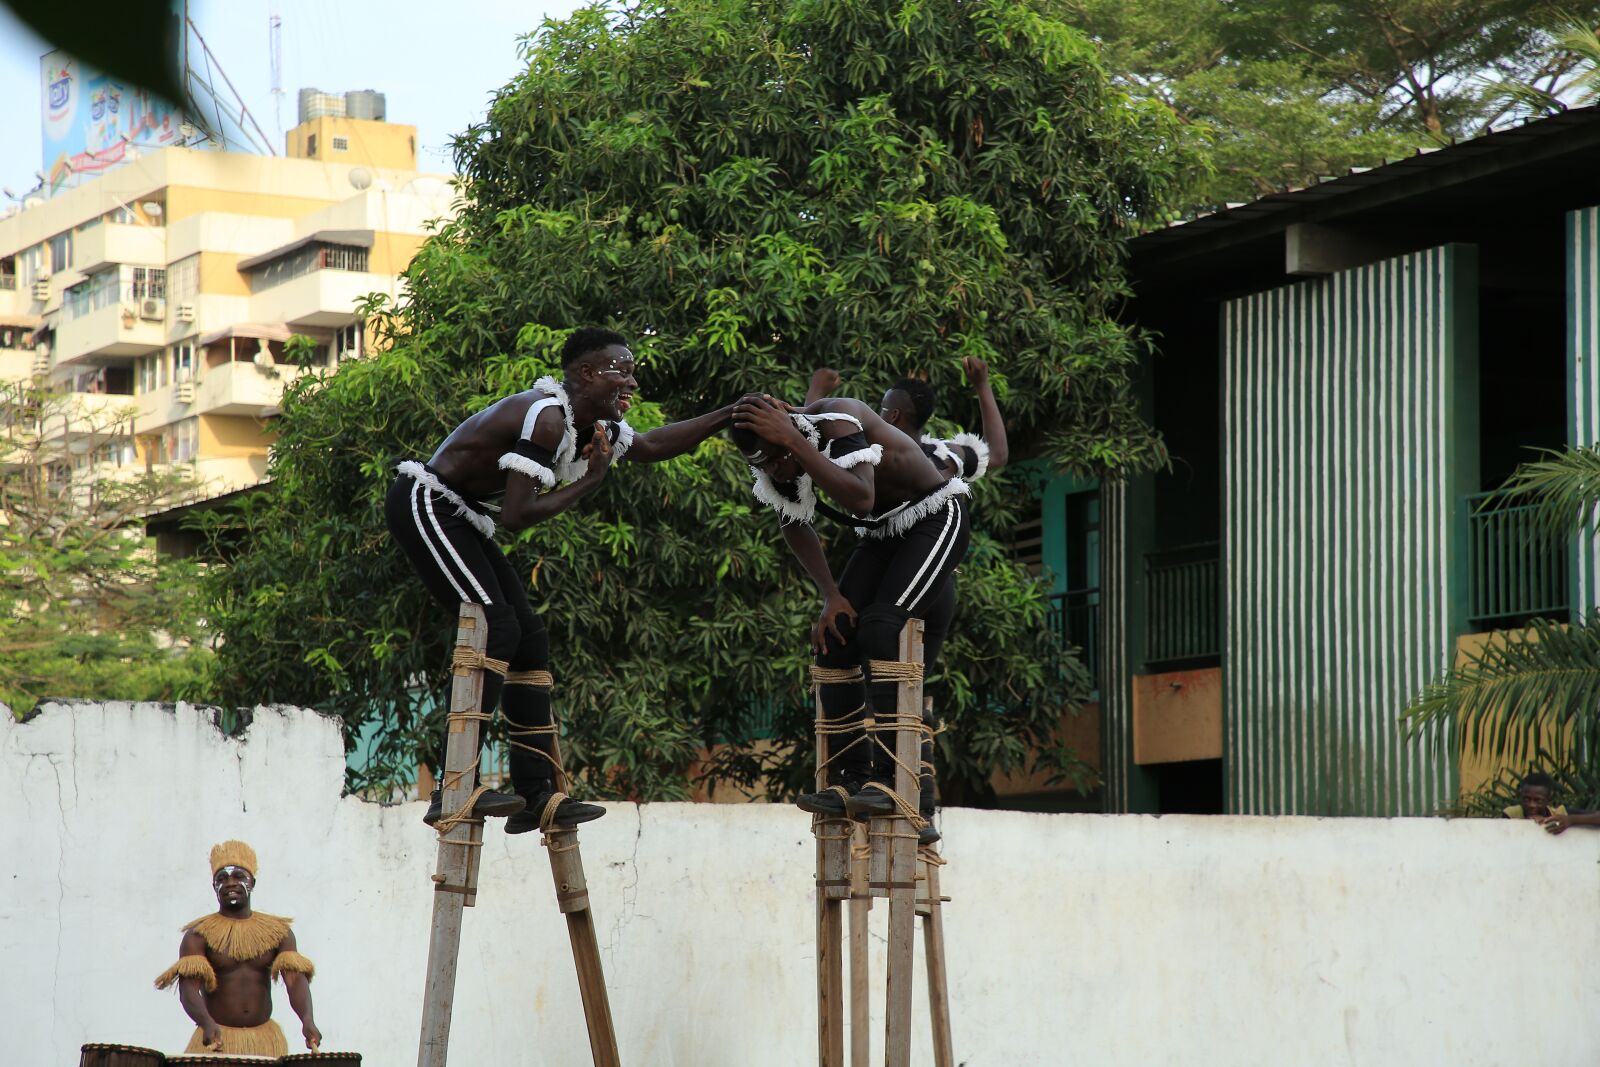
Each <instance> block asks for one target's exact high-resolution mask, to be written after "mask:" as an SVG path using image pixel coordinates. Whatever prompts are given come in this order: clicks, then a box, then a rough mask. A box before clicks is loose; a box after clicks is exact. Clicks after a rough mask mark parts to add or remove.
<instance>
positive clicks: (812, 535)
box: [730, 396, 970, 839]
mask: <svg viewBox="0 0 1600 1067" xmlns="http://www.w3.org/2000/svg"><path fill="white" fill-rule="evenodd" d="M730 435H731V437H732V438H733V441H734V443H735V444H736V445H737V446H738V447H739V449H740V451H741V452H743V454H744V457H745V459H746V461H747V462H748V463H749V464H750V468H751V472H752V473H753V474H754V476H755V486H754V489H755V495H756V498H757V499H758V500H760V501H762V502H763V503H765V504H767V505H769V506H770V507H771V508H772V509H773V510H774V511H776V512H777V513H778V514H779V516H780V517H781V519H782V531H783V537H784V540H785V541H786V542H787V543H788V545H789V548H790V550H791V551H793V552H794V555H795V558H796V559H798V560H799V561H800V565H801V566H802V567H803V568H804V569H805V571H806V573H807V574H808V575H809V576H810V577H811V580H812V581H813V582H814V583H815V584H816V587H817V591H818V592H819V593H820V594H821V596H822V614H821V617H820V618H819V619H818V620H817V622H816V624H815V625H814V626H813V627H812V645H813V649H814V651H815V652H816V663H817V666H818V667H821V668H826V669H829V670H831V671H835V672H839V674H838V676H837V679H836V680H834V681H830V682H829V683H827V684H824V685H823V686H822V705H823V714H824V715H825V716H826V717H827V718H828V719H829V720H831V721H832V722H833V723H835V724H838V725H840V726H842V727H844V730H843V732H841V733H837V734H834V735H833V736H831V737H830V745H829V748H828V753H829V754H828V770H829V787H828V788H827V789H824V790H822V791H819V792H815V793H807V794H805V795H804V796H801V797H800V798H799V799H798V800H797V801H796V803H798V804H799V806H800V807H801V808H803V809H804V810H806V811H809V812H812V813H813V814H817V815H823V816H826V817H830V818H838V817H840V816H842V815H845V814H850V815H853V816H869V815H883V814H891V813H892V812H893V811H894V810H895V809H894V802H893V799H892V797H891V794H892V792H893V789H894V786H893V782H894V763H893V759H892V757H891V756H890V753H891V752H892V751H893V750H894V741H893V732H892V730H888V729H885V730H881V731H879V733H880V736H879V738H878V739H877V741H878V743H874V742H873V739H871V738H868V737H867V736H866V734H865V729H864V725H863V721H864V717H865V710H866V707H865V705H866V703H867V702H870V704H871V706H872V709H873V713H874V716H875V717H881V718H882V719H884V720H885V721H888V720H891V719H892V718H893V716H894V713H895V695H896V692H895V691H896V685H895V682H894V681H892V680H878V679H874V678H873V677H872V669H871V661H872V660H895V659H898V658H899V640H900V631H901V630H902V629H903V628H904V626H905V622H906V620H907V619H911V618H917V619H926V618H928V617H929V614H930V613H933V612H937V611H939V610H941V604H940V599H941V597H944V596H949V597H953V596H954V589H953V585H952V583H951V582H950V580H949V579H950V576H951V574H952V573H953V572H954V570H955V568H956V565H957V564H958V563H960V562H961V560H962V558H963V556H965V554H966V551H967V541H968V537H969V530H970V516H969V514H968V506H967V500H966V496H967V492H968V490H967V484H966V483H965V482H964V481H962V480H961V479H960V478H947V477H945V476H944V475H943V474H942V473H940V471H939V470H938V469H937V468H936V467H935V466H934V465H933V462H932V461H931V460H930V459H929V458H928V457H927V456H926V455H924V454H923V452H922V450H921V448H920V447H918V445H917V442H915V441H914V440H912V439H911V438H909V437H907V436H906V435H905V434H903V433H901V432H900V431H899V430H896V429H895V428H894V427H893V426H890V425H889V424H888V423H887V422H885V421H884V420H883V419H882V418H880V417H879V416H878V414H877V413H876V412H874V411H873V410H872V409H871V408H869V407H867V405H865V404H863V403H861V402H860V401H856V400H845V399H830V400H821V401H818V402H817V403H814V404H810V405H807V406H806V407H805V408H803V409H801V410H798V411H790V410H789V409H787V408H786V407H785V406H784V405H781V404H779V403H778V402H777V401H775V400H773V399H772V398H770V397H764V396H747V397H745V398H744V399H742V400H740V401H739V403H738V404H737V405H736V406H735V407H734V412H733V429H732V431H731V432H730ZM819 491H820V492H821V493H823V494H826V495H827V496H828V497H829V498H830V499H831V500H832V501H833V502H834V504H836V505H837V507H835V506H832V505H829V504H827V503H825V502H823V501H822V500H820V499H819V498H818V492H819ZM840 509H843V510H840ZM819 513H820V514H822V515H826V516H827V517H829V518H831V519H834V520H835V521H838V522H840V523H843V524H844V525H846V526H849V527H852V528H854V529H855V531H856V532H857V534H859V535H860V540H859V541H858V542H857V544H856V546H855V548H854V550H853V551H852V552H851V554H850V558H849V560H848V562H847V563H846V564H845V568H844V571H843V573H842V574H841V575H840V577H839V580H838V581H837V582H835V581H834V577H833V574H832V572H831V570H830V569H829V567H828V562H827V559H826V558H825V557H824V555H823V552H822V544H821V542H820V541H819V540H818V538H817V534H816V531H815V530H814V529H813V526H812V523H813V522H814V520H815V518H816V516H817V515H818V514H819ZM939 636H941V637H942V635H939ZM925 649H926V654H925V659H926V662H927V663H929V664H932V663H933V662H934V661H935V659H936V658H937V656H938V642H937V639H936V638H935V637H934V635H931V634H930V636H929V639H928V640H927V641H926V643H925ZM847 676H848V677H847ZM863 684H865V696H866V701H863V699H862V698H863ZM930 829H931V828H930ZM933 839H937V838H936V836H935V837H934V838H933Z"/></svg>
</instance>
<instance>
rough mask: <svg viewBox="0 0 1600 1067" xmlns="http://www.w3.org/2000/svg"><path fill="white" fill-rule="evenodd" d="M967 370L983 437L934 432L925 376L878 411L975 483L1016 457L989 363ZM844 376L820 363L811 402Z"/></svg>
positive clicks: (902, 386)
mask: <svg viewBox="0 0 1600 1067" xmlns="http://www.w3.org/2000/svg"><path fill="white" fill-rule="evenodd" d="M961 364H962V369H963V370H964V371H965V372H966V375H967V384H969V385H971V386H972V387H973V389H975V390H976V391H977V394H978V411H979V414H980V415H981V416H982V418H983V436H982V437H978V436H976V435H974V434H970V433H958V434H956V435H955V436H954V437H951V438H946V439H941V438H937V437H933V436H930V435H929V434H927V433H925V432H924V430H925V428H926V427H927V424H928V420H929V419H931V418H932V417H933V412H934V408H935V406H936V403H937V395H936V394H935V392H934V389H933V386H931V385H929V384H928V383H927V382H926V381H924V380H923V379H921V378H901V379H900V380H899V381H897V382H895V383H894V384H893V385H891V386H889V388H888V389H887V390H886V391H885V392H884V394H883V399H882V401H880V403H879V406H878V415H879V417H881V418H882V419H883V421H884V422H887V423H888V424H889V425H890V426H893V427H894V428H895V429H897V430H900V431H902V432H904V433H906V434H908V435H909V436H911V437H913V438H915V439H916V440H917V441H918V443H919V444H921V446H922V451H923V453H924V454H925V455H926V456H927V457H928V458H929V459H931V460H933V463H934V466H936V467H938V468H939V470H940V472H941V473H943V474H944V475H945V477H947V478H956V477H959V478H961V479H962V480H963V481H965V482H968V483H971V482H975V481H977V480H978V479H979V478H982V477H983V476H984V475H985V474H987V473H988V472H989V471H993V470H999V469H1000V468H1001V467H1003V466H1005V464H1006V460H1007V459H1008V458H1009V456H1010V449H1009V448H1008V446H1007V443H1006V424H1005V420H1004V419H1003V418H1001V416H1000V405H999V404H998V403H997V402H996V400H995V398H994V389H993V388H992V387H990V385H989V364H988V363H986V362H984V361H983V360H981V359H979V358H977V357H976V356H967V357H966V358H965V359H963V360H962V361H961ZM840 381H841V378H840V377H839V372H838V371H836V370H834V369H833V368H832V367H818V368H817V369H816V370H815V371H814V372H812V375H811V384H810V387H809V388H808V389H807V390H806V403H807V404H811V403H815V402H816V401H818V400H821V399H823V398H824V397H828V396H832V395H833V393H834V390H836V389H838V387H839V383H840ZM954 583H955V576H954V575H952V576H951V578H950V587H949V588H948V589H945V590H941V592H940V596H939V600H938V603H937V604H936V605H935V606H934V607H933V608H932V609H930V611H929V614H928V616H927V618H926V622H927V631H926V646H929V647H933V648H938V646H939V645H941V644H943V642H944V638H945V635H946V634H947V633H949V630H950V623H951V621H952V618H953V616H954V614H955V603H956V601H955V584H954ZM933 662H934V657H932V656H929V657H928V665H929V670H930V672H931V670H932V664H933ZM924 703H925V711H926V718H927V720H928V723H929V725H930V727H931V726H933V725H934V724H935V722H936V716H935V715H934V711H933V695H932V694H931V693H929V694H927V696H926V697H925V700H924ZM931 734H932V731H931V730H930V731H929V736H926V737H924V738H923V742H922V760H921V763H922V767H921V774H920V776H919V777H920V780H921V790H920V793H921V796H920V798H919V802H918V805H917V806H918V813H919V814H920V815H921V816H922V818H923V819H925V820H928V821H929V823H930V828H929V829H925V830H923V832H922V843H923V844H930V843H932V842H933V841H937V840H938V839H939V834H938V831H937V830H934V829H931V823H932V820H933V809H934V792H935V790H934V772H933V756H934V748H933V737H932V736H931Z"/></svg>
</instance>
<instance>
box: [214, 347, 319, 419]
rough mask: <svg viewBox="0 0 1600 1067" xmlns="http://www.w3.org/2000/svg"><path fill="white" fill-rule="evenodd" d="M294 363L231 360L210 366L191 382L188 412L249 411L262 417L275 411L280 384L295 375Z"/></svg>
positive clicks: (281, 388) (282, 386)
mask: <svg viewBox="0 0 1600 1067" xmlns="http://www.w3.org/2000/svg"><path fill="white" fill-rule="evenodd" d="M299 373H300V372H299V371H298V370H297V369H296V368H294V367H285V366H282V365H279V366H275V367H258V366H257V365H256V364H254V363H246V362H243V361H235V362H232V363H224V364H222V365H221V366H219V367H211V368H209V369H207V370H206V372H205V375H204V376H203V377H202V378H201V379H200V381H199V383H198V384H196V385H195V390H194V403H193V404H192V405H190V407H189V414H191V415H249V416H251V417H252V418H266V417H268V416H271V415H276V414H277V413H278V402H279V401H280V400H282V399H283V389H284V386H286V385H288V384H289V383H290V382H292V381H294V379H295V378H296V377H297V376H298V375H299Z"/></svg>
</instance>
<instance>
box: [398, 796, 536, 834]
mask: <svg viewBox="0 0 1600 1067" xmlns="http://www.w3.org/2000/svg"><path fill="white" fill-rule="evenodd" d="M527 803H528V802H527V801H525V800H523V799H522V798H521V797H519V796H517V795H516V794H515V793H496V792H495V791H494V790H493V789H490V790H488V791H487V792H485V793H484V794H483V795H482V796H480V797H479V798H478V802H477V803H476V804H474V805H472V811H473V814H475V815H480V816H487V817H488V818H491V819H504V818H507V817H509V816H512V815H515V814H516V813H517V812H519V811H521V810H522V809H523V808H524V807H525V806H527ZM443 815H444V797H443V794H442V793H441V792H440V791H439V790H438V789H435V790H434V791H433V796H432V797H430V798H429V801H428V812H427V814H426V815H424V816H423V817H422V821H423V822H425V823H427V824H428V825H429V826H432V825H433V824H434V823H436V822H438V821H439V819H440V818H441V817H442V816H443Z"/></svg>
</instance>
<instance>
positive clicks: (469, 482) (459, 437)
mask: <svg viewBox="0 0 1600 1067" xmlns="http://www.w3.org/2000/svg"><path fill="white" fill-rule="evenodd" d="M561 362H562V366H563V368H564V380H563V381H560V382H557V381H556V380H555V379H553V378H540V379H539V380H538V381H537V382H535V383H534V384H533V388H531V389H527V390H524V391H523V392H520V393H516V394H514V395H512V396H508V397H505V398H503V399H501V400H499V401H496V402H495V403H493V404H491V405H490V406H489V407H487V408H485V409H484V410H482V411H480V412H478V413H477V414H476V415H474V416H472V417H471V418H469V419H467V420H466V421H465V422H463V423H462V424H461V425H460V426H457V427H456V428H455V430H454V431H452V432H451V434H450V435H449V436H448V437H446V438H445V440H444V443H443V444H441V445H440V446H439V448H438V449H437V451H435V452H434V454H433V456H432V458H431V459H429V460H428V462H427V463H419V462H417V461H415V460H408V461H406V462H404V463H401V464H400V465H399V466H398V468H397V471H398V473H397V475H396V477H395V480H394V484H393V485H392V486H390V488H389V493H388V496H387V498H386V499H385V502H384V512H385V518H386V520H387V522H388V526H389V530H390V532H391V533H392V534H393V536H394V538H395V540H396V541H398V542H399V543H400V547H401V548H402V549H403V550H404V551H405V554H406V558H407V559H409V560H410V561H411V565H412V567H413V568H414V569H415V570H416V572H417V575H418V576H419V577H420V578H421V579H422V582H423V584H424V585H425V586H427V589H428V592H429V593H431V594H432V595H433V597H434V599H435V600H437V601H438V602H439V603H440V604H441V605H442V606H444V607H447V608H449V609H450V611H449V612H448V613H447V614H442V615H441V618H442V619H443V618H448V619H449V620H451V622H452V624H453V622H454V619H455V609H456V606H457V605H458V604H460V603H461V602H462V601H470V602H471V603H474V604H478V605H481V606H482V607H483V610H484V615H485V616H486V617H487V619H488V628H489V632H488V637H487V643H486V647H485V651H484V654H485V657H486V658H487V659H489V660H494V661H498V662H497V663H495V664H491V665H490V667H491V669H488V670H486V671H485V672H484V683H483V710H484V711H485V712H489V713H492V712H493V710H494V708H495V707H496V705H497V703H498V705H499V707H500V708H501V710H502V711H504V713H505V717H506V723H507V726H506V733H507V736H508V739H509V741H510V743H511V784H512V788H513V790H514V792H513V793H510V794H506V793H498V792H494V791H488V792H485V793H484V794H482V795H481V796H480V797H479V798H478V800H477V802H476V804H475V805H474V811H475V812H476V814H478V815H491V816H505V817H509V818H508V820H507V822H506V832H507V833H509V834H518V833H526V832H527V831H529V830H536V829H538V828H539V824H540V818H541V816H542V815H543V814H544V812H545V808H546V807H547V806H548V805H550V804H551V803H553V802H554V803H556V807H555V811H554V813H553V819H552V821H553V825H556V826H560V827H571V826H575V825H577V824H578V823H583V822H588V821H590V820H591V819H598V818H599V817H600V816H602V815H604V814H605V809H604V808H601V807H599V806H598V805H595V804H585V803H582V802H580V801H577V800H574V799H572V798H570V797H561V796H560V794H557V793H556V791H555V790H556V781H555V774H554V771H555V758H554V754H553V753H554V747H553V744H552V740H553V734H554V729H555V728H554V725H553V722H552V719H551V714H550V690H551V687H552V685H553V682H554V679H553V677H552V676H551V674H550V640H549V637H548V635H547V633H546V630H545V625H544V621H543V620H542V619H541V618H540V617H539V616H538V615H536V614H535V613H534V611H533V609H532V608H531V607H529V605H528V595H527V592H526V591H525V590H524V588H523V582H522V579H521V578H519V577H518V575H517V574H516V572H515V571H514V570H512V567H511V564H510V563H509V562H508V561H507V560H506V557H505V553H504V552H502V551H501V550H500V548H499V547H498V546H497V545H496V544H495V543H494V531H495V521H494V519H493V518H491V517H490V508H489V506H488V504H487V503H486V501H488V500H490V499H492V498H495V497H499V496H501V495H502V494H503V497H504V499H503V500H502V503H501V507H500V522H499V524H500V525H502V526H505V527H508V528H510V529H513V530H521V529H525V528H527V527H529V526H532V525H533V524H534V523H537V522H541V521H543V520H545V519H548V518H551V517H552V516H555V515H559V514H560V513H561V512H563V511H565V510H566V509H567V508H570V507H572V506H573V505H574V504H576V503H577V502H578V501H580V500H582V499H583V498H584V497H585V496H588V495H589V494H590V493H592V492H593V491H594V490H595V489H596V488H597V487H598V486H599V485H600V483H601V482H602V481H603V480H604V479H605V477H606V472H607V471H608V470H610V468H611V465H612V464H613V463H614V462H616V461H617V460H620V459H624V458H626V459H629V460H632V461H634V462H640V463H658V462H661V461H662V460H667V459H671V458H673V457H674V456H680V455H682V454H683V453H685V452H688V451H690V450H691V449H693V448H695V447H696V446H697V445H699V444H700V442H701V441H703V440H705V439H706V438H707V437H709V436H711V435H712V434H714V433H716V432H718V431H719V430H721V429H722V428H723V427H725V426H727V424H728V419H729V416H730V414H731V412H732V410H733V406H732V405H728V406H726V407H722V408H718V409H717V410H715V411H711V412H707V413H706V414H704V415H700V416H697V417H695V418H692V419H685V420H683V421H682V422H675V423H671V424H669V425H667V426H662V427H659V428H657V429H654V430H650V431H649V432H647V433H640V434H635V433H634V431H633V427H631V426H629V425H628V423H627V421H626V420H625V419H624V418H623V415H624V414H626V413H627V410H628V408H629V406H630V405H631V403H632V401H633V394H634V392H635V390H637V389H638V387H639V383H638V382H637V381H636V380H635V378H634V359H633V353H632V352H630V351H629V350H628V346H627V342H626V340H625V339H624V338H623V337H622V335H621V334H618V333H615V332H613V331H611V330H604V329H599V328H597V327H585V328H583V329H580V330H576V331H574V332H573V333H572V335H571V336H570V337H568V338H567V341H566V344H565V347H564V348H563V349H562V356H561ZM447 736H448V735H446V737H447ZM445 743H446V741H445V740H444V739H441V741H440V749H439V756H440V758H441V759H442V758H443V755H444V745H445ZM439 817H440V790H439V789H438V788H435V789H434V791H433V801H432V804H431V805H430V806H429V808H428V812H427V814H426V815H425V816H424V817H423V821H424V822H426V823H428V824H429V825H432V824H433V823H435V822H437V821H438V820H439Z"/></svg>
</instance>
